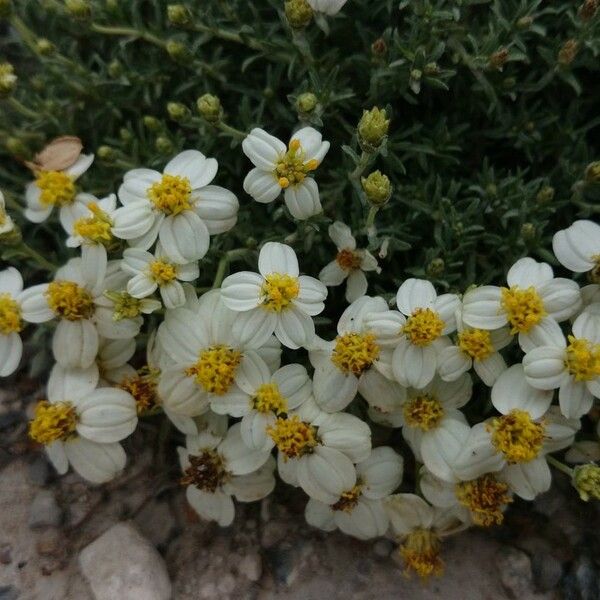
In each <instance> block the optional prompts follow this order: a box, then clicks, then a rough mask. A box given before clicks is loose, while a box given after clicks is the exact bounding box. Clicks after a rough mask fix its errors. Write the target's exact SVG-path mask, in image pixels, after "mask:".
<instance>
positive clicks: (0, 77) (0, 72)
mask: <svg viewBox="0 0 600 600" xmlns="http://www.w3.org/2000/svg"><path fill="white" fill-rule="evenodd" d="M15 87H17V76H16V75H15V69H14V67H13V66H12V65H11V64H10V63H0V98H6V97H8V96H10V95H11V94H12V93H13V91H14V89H15Z"/></svg>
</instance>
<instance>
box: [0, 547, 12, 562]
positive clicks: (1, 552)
mask: <svg viewBox="0 0 600 600" xmlns="http://www.w3.org/2000/svg"><path fill="white" fill-rule="evenodd" d="M10 563H12V546H11V545H10V544H9V543H4V544H0V564H3V565H10Z"/></svg>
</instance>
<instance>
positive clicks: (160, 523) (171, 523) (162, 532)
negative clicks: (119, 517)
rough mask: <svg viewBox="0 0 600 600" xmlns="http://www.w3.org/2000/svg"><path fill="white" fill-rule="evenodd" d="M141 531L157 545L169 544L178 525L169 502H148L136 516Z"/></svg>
mask: <svg viewBox="0 0 600 600" xmlns="http://www.w3.org/2000/svg"><path fill="white" fill-rule="evenodd" d="M135 523H136V525H137V526H138V527H139V529H140V531H141V532H142V533H143V534H144V535H145V536H146V537H147V538H148V539H149V540H150V541H151V542H152V543H153V544H154V545H155V546H162V545H164V544H166V543H167V541H168V540H169V538H170V537H171V534H172V533H173V531H174V529H175V527H176V525H177V523H176V522H175V517H174V516H173V513H172V512H171V508H170V507H169V504H168V502H160V501H157V500H154V501H151V502H148V504H146V506H144V508H142V510H140V511H139V512H138V513H137V514H136V516H135Z"/></svg>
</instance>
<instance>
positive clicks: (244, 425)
mask: <svg viewBox="0 0 600 600" xmlns="http://www.w3.org/2000/svg"><path fill="white" fill-rule="evenodd" d="M275 419H276V417H275V415H274V414H273V413H266V414H265V413H259V412H257V411H255V410H252V411H251V412H249V413H248V414H247V415H245V416H244V417H243V419H242V421H241V428H240V433H241V435H242V439H243V440H244V444H246V446H247V447H248V448H249V449H250V450H259V451H261V452H264V451H268V450H271V448H273V446H274V445H275V443H274V442H273V440H272V439H271V437H270V436H269V435H268V434H267V428H268V427H270V426H271V425H273V424H274V423H275Z"/></svg>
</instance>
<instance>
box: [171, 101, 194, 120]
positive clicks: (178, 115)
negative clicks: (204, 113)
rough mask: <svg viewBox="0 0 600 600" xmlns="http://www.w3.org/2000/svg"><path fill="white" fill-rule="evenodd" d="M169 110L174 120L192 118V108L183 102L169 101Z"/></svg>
mask: <svg viewBox="0 0 600 600" xmlns="http://www.w3.org/2000/svg"><path fill="white" fill-rule="evenodd" d="M167 112H168V113H169V117H171V119H173V121H178V122H183V121H186V120H187V119H189V118H190V109H189V108H188V107H187V106H185V104H181V102H169V103H168V104H167Z"/></svg>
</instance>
